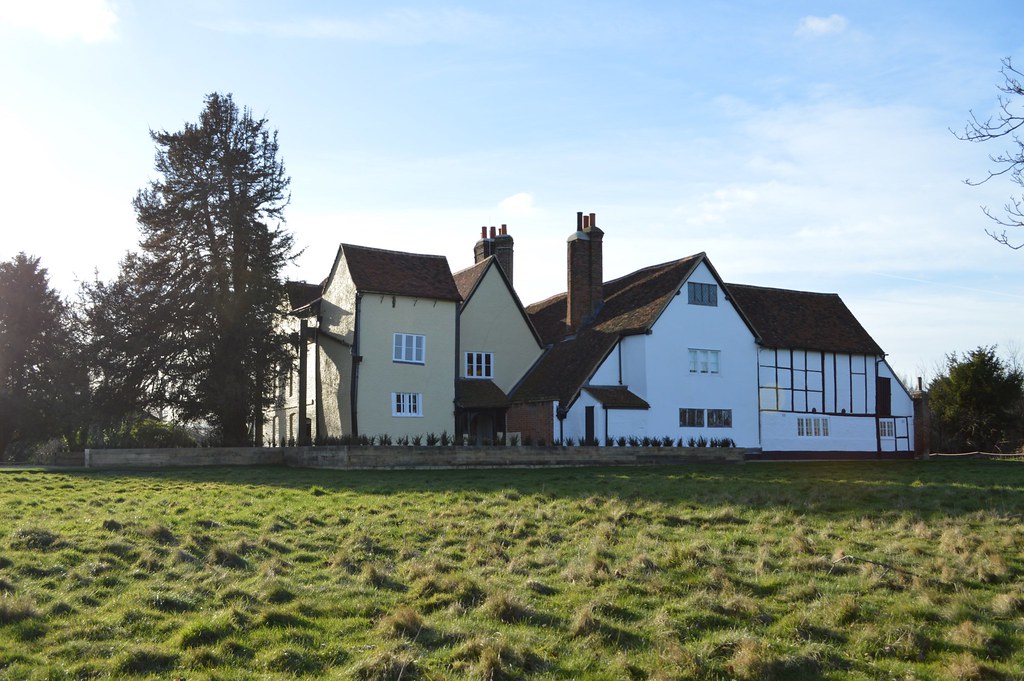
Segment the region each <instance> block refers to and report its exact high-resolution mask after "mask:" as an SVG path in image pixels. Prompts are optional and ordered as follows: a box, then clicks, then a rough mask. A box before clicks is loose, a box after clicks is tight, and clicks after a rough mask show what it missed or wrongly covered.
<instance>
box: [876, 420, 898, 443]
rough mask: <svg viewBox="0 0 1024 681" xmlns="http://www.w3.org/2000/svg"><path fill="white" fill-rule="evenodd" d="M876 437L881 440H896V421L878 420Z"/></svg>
mask: <svg viewBox="0 0 1024 681" xmlns="http://www.w3.org/2000/svg"><path fill="white" fill-rule="evenodd" d="M878 437H880V438H882V439H883V440H895V439H896V419H879V420H878Z"/></svg>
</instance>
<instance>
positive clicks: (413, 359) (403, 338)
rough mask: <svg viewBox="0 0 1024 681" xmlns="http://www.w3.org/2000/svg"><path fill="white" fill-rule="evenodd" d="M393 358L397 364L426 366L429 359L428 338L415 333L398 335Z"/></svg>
mask: <svg viewBox="0 0 1024 681" xmlns="http://www.w3.org/2000/svg"><path fill="white" fill-rule="evenodd" d="M394 349H395V351H394V355H393V358H394V360H395V361H396V362H406V363H410V364H424V363H425V362H426V357H427V337H426V336H420V335H417V334H413V333H396V334H395V346H394Z"/></svg>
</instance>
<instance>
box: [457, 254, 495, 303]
mask: <svg viewBox="0 0 1024 681" xmlns="http://www.w3.org/2000/svg"><path fill="white" fill-rule="evenodd" d="M492 257H493V256H492ZM490 261H491V258H484V259H483V260H481V261H480V262H478V263H477V264H475V265H473V266H472V267H467V268H466V269H464V270H461V271H459V272H456V273H455V274H453V275H452V277H453V278H454V279H455V286H456V287H457V288H458V289H459V293H460V294H461V295H462V299H463V300H469V294H471V293H472V292H473V289H475V288H476V285H477V284H478V283H480V277H482V276H484V272H486V271H487V266H488V265H490V264H491V263H490Z"/></svg>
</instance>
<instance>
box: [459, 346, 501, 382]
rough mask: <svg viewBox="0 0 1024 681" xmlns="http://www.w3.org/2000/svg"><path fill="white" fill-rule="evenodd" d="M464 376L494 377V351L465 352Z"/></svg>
mask: <svg viewBox="0 0 1024 681" xmlns="http://www.w3.org/2000/svg"><path fill="white" fill-rule="evenodd" d="M465 366H466V373H465V376H466V378H494V353H493V352H478V351H475V350H470V351H468V352H466V365H465Z"/></svg>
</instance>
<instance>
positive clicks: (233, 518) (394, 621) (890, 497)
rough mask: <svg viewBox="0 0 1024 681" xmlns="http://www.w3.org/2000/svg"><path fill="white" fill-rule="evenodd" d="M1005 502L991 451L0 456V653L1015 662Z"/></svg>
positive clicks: (1017, 618) (92, 660)
mask: <svg viewBox="0 0 1024 681" xmlns="http://www.w3.org/2000/svg"><path fill="white" fill-rule="evenodd" d="M1022 518H1024V467H1022V464H1021V463H1020V462H1000V461H932V462H885V463H873V462H858V463H831V464H821V463H807V464H749V465H743V466H735V465H733V466H710V465H708V466H679V467H666V468H630V469H551V470H504V471H404V472H338V471H313V470H291V469H284V468H248V469H245V468H218V469H182V470H162V471H153V472H136V473H114V472H44V471H25V470H17V471H15V470H7V471H0V679H6V678H10V679H23V678H24V679H36V678H38V679H60V678H74V679H79V678H102V677H124V676H133V677H139V676H141V677H145V676H152V677H153V678H164V679H167V678H175V677H178V678H187V679H190V680H192V679H205V678H209V679H214V678H216V679H244V678H252V677H253V676H257V677H262V678H275V677H276V678H293V677H296V676H309V677H327V678H343V679H399V678H401V679H461V678H477V679H505V678H554V679H574V678H593V679H677V678H696V679H759V678H776V679H804V678H833V679H854V678H862V679H876V678H901V679H902V678H922V679H930V678H935V679H946V678H950V679H955V678H959V679H985V678H994V679H1019V678H1021V676H1020V675H1021V671H1020V670H1022V669H1024V580H1022V574H1024V558H1022V556H1024V533H1022V532H1021V529H1020V528H1021V522H1022ZM867 561H872V562H867Z"/></svg>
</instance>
